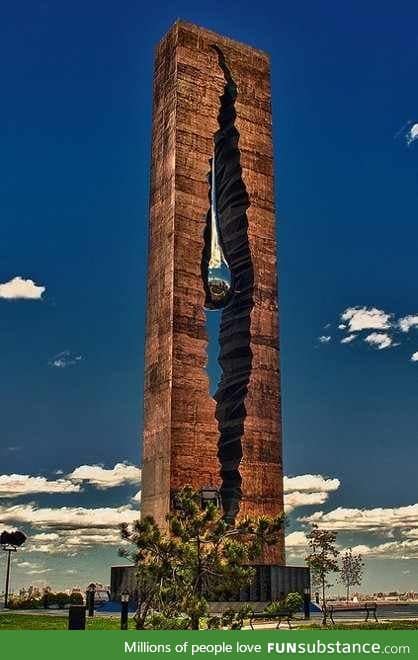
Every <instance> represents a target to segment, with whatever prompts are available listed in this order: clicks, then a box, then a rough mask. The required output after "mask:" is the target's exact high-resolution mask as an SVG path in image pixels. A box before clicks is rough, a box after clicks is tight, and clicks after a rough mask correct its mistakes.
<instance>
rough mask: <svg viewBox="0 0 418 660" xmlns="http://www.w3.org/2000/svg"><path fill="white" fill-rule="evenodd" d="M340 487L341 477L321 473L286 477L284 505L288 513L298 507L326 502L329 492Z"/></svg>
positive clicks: (284, 481) (284, 482) (284, 480)
mask: <svg viewBox="0 0 418 660" xmlns="http://www.w3.org/2000/svg"><path fill="white" fill-rule="evenodd" d="M339 487H340V481H339V479H328V478H326V477H323V476H322V475H320V474H302V475H299V476H297V477H284V479H283V488H284V505H285V510H286V512H287V513H290V512H291V511H293V510H294V509H296V508H297V507H301V506H312V505H315V504H324V503H325V502H326V501H327V499H328V497H329V493H331V492H333V491H336V490H337V489H338V488H339Z"/></svg>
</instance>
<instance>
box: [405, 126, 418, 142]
mask: <svg viewBox="0 0 418 660" xmlns="http://www.w3.org/2000/svg"><path fill="white" fill-rule="evenodd" d="M415 140H418V124H412V126H411V128H410V129H409V130H408V132H407V134H406V142H407V144H408V145H410V144H412V142H415Z"/></svg>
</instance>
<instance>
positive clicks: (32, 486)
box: [0, 474, 80, 497]
mask: <svg viewBox="0 0 418 660" xmlns="http://www.w3.org/2000/svg"><path fill="white" fill-rule="evenodd" d="M79 491H80V486H79V485H78V484H74V483H72V482H71V481H68V480H67V479H57V480H55V481H48V479H46V477H31V476H29V475H27V474H2V475H0V497H18V496H19V495H30V494H32V493H78V492H79Z"/></svg>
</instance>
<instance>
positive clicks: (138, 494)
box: [131, 490, 141, 502]
mask: <svg viewBox="0 0 418 660" xmlns="http://www.w3.org/2000/svg"><path fill="white" fill-rule="evenodd" d="M131 500H133V501H134V502H141V491H140V490H139V491H138V492H137V493H136V494H135V495H134V496H133V497H131Z"/></svg>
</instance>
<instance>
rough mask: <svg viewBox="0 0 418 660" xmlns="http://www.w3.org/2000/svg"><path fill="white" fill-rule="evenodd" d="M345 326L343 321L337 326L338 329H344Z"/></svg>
mask: <svg viewBox="0 0 418 660" xmlns="http://www.w3.org/2000/svg"><path fill="white" fill-rule="evenodd" d="M346 327H347V326H346V325H345V323H340V325H339V326H338V330H345V329H346Z"/></svg>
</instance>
